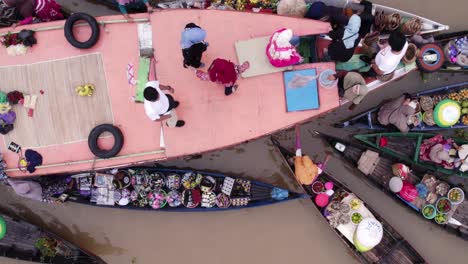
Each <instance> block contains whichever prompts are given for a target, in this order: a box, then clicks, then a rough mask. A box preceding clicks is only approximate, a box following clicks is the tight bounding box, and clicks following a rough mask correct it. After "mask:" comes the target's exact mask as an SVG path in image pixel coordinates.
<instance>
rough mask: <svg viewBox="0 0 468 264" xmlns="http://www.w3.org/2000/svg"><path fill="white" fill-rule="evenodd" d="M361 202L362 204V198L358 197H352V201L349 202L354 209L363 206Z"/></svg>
mask: <svg viewBox="0 0 468 264" xmlns="http://www.w3.org/2000/svg"><path fill="white" fill-rule="evenodd" d="M361 204H362V202H361V200H359V199H356V198H355V199H352V200H351V202H350V203H349V205H350V207H351V209H353V210H357V209H359V207H361Z"/></svg>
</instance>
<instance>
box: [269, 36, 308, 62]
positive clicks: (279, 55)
mask: <svg viewBox="0 0 468 264" xmlns="http://www.w3.org/2000/svg"><path fill="white" fill-rule="evenodd" d="M292 39H293V32H292V30H291V29H286V28H283V29H280V30H278V31H276V32H275V33H274V34H273V35H272V36H271V38H270V42H269V43H268V45H267V47H266V54H267V56H268V59H269V61H270V63H271V65H273V66H275V67H287V66H291V65H294V64H298V63H300V62H302V61H303V58H302V57H301V55H299V53H298V52H297V51H296V48H295V47H294V46H293V45H292V44H291V40H292Z"/></svg>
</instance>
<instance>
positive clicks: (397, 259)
mask: <svg viewBox="0 0 468 264" xmlns="http://www.w3.org/2000/svg"><path fill="white" fill-rule="evenodd" d="M272 140H273V143H274V145H275V146H276V151H277V153H278V155H280V156H281V157H283V160H284V162H287V163H288V164H289V165H290V166H289V168H290V169H291V170H290V173H291V175H294V162H293V161H292V160H293V158H294V156H295V154H294V153H293V152H292V150H289V149H287V148H285V147H283V146H281V145H280V144H279V143H278V141H277V140H275V139H272ZM316 181H322V182H328V181H331V182H333V184H334V186H335V187H336V188H334V189H336V190H344V191H345V192H347V193H352V191H351V190H349V189H348V188H347V187H346V186H344V185H343V184H342V183H341V182H339V181H338V180H337V179H335V178H334V177H333V176H331V175H330V174H328V173H326V172H323V173H321V174H320V175H319V176H318V177H317V179H316ZM302 187H303V188H304V190H305V191H306V192H307V193H308V194H309V195H310V196H311V201H312V203H313V204H314V206H315V207H316V208H317V210H318V211H319V212H320V213H321V215H322V216H323V214H322V213H323V209H322V208H320V207H318V206H317V205H315V202H314V199H315V196H316V194H315V193H314V192H312V189H311V185H303V186H302ZM335 193H336V191H335ZM359 199H360V198H359ZM361 200H362V199H361ZM366 207H367V209H369V211H370V212H371V213H372V214H373V215H374V217H375V218H376V219H377V220H378V221H379V222H380V223H381V224H382V226H383V229H384V236H383V239H382V241H381V242H380V244H378V245H377V246H376V247H374V248H373V249H372V250H370V251H368V252H365V253H362V252H359V251H358V250H356V249H355V247H354V245H353V244H352V243H351V242H350V241H349V240H348V239H347V238H346V237H345V236H343V235H342V234H341V233H340V232H339V231H338V230H337V229H336V228H333V227H331V228H332V229H333V231H334V232H335V234H336V235H337V236H338V237H339V238H340V239H341V240H342V241H343V243H345V244H346V245H347V246H348V248H349V250H350V252H351V253H352V254H353V255H354V257H355V258H356V259H358V260H359V261H360V262H361V263H389V264H390V263H391V264H406V263H407V264H410V263H426V261H425V260H424V259H423V257H422V256H421V255H420V254H419V253H418V252H417V251H416V249H414V248H413V247H412V246H411V245H410V244H409V243H408V241H406V240H405V239H404V238H403V237H402V236H401V235H400V234H399V233H398V232H397V231H396V230H395V229H394V228H393V227H392V226H391V225H390V224H389V223H388V222H387V221H385V219H383V218H382V217H381V216H380V215H379V214H378V213H377V212H375V211H374V210H373V209H372V208H370V207H369V205H368V204H366ZM323 219H324V220H325V221H327V223H328V220H327V219H326V218H325V216H323Z"/></svg>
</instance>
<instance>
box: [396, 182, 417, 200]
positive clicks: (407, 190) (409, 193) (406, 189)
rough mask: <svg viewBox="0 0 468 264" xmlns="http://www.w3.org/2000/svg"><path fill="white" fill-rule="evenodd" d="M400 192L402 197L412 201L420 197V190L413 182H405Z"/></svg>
mask: <svg viewBox="0 0 468 264" xmlns="http://www.w3.org/2000/svg"><path fill="white" fill-rule="evenodd" d="M399 194H400V196H401V198H403V199H405V200H406V201H408V202H412V201H414V200H415V199H416V197H418V190H417V189H416V187H415V186H414V185H413V184H411V183H409V182H403V188H401V191H400V193H399Z"/></svg>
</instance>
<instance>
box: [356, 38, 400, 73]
mask: <svg viewBox="0 0 468 264" xmlns="http://www.w3.org/2000/svg"><path fill="white" fill-rule="evenodd" d="M379 47H380V51H379V52H377V55H376V56H375V60H374V61H371V59H370V58H369V57H366V56H361V57H360V58H361V60H363V61H364V62H367V63H369V62H370V64H371V69H370V70H369V71H368V72H366V73H363V75H364V76H366V77H367V76H368V77H375V76H382V75H387V74H391V73H393V72H394V71H395V70H396V68H397V67H398V64H400V61H401V59H402V58H403V57H404V56H405V54H406V50H407V49H408V41H406V37H405V35H403V34H402V33H401V32H398V31H393V32H392V33H391V34H390V37H389V38H388V42H387V43H386V44H384V45H382V46H379Z"/></svg>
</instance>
